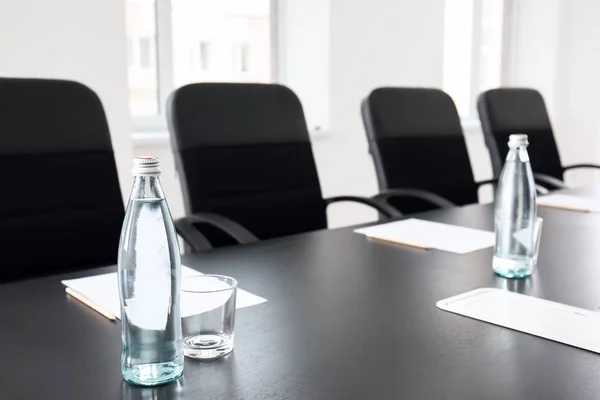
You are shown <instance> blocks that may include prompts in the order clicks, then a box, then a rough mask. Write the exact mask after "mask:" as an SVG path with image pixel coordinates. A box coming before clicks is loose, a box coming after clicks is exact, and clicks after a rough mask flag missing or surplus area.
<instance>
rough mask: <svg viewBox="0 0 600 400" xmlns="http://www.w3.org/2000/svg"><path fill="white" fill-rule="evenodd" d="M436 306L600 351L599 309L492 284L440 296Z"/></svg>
mask: <svg viewBox="0 0 600 400" xmlns="http://www.w3.org/2000/svg"><path fill="white" fill-rule="evenodd" d="M437 307H438V308H440V309H442V310H445V311H449V312H452V313H455V314H459V315H463V316H465V317H469V318H474V319H478V320H480V321H484V322H488V323H490V324H494V325H499V326H503V327H506V328H509V329H513V330H516V331H520V332H525V333H528V334H530V335H534V336H539V337H542V338H545V339H549V340H553V341H555V342H559V343H564V344H567V345H569V346H574V347H578V348H581V349H585V350H589V351H593V352H595V353H600V313H597V312H595V311H590V310H585V309H582V308H577V307H571V306H567V305H565V304H561V303H555V302H552V301H548V300H543V299H539V298H536V297H531V296H526V295H523V294H519V293H514V292H509V291H507V290H502V289H495V288H482V289H476V290H473V291H470V292H467V293H463V294H460V295H458V296H454V297H451V298H449V299H446V300H441V301H439V302H438V303H437Z"/></svg>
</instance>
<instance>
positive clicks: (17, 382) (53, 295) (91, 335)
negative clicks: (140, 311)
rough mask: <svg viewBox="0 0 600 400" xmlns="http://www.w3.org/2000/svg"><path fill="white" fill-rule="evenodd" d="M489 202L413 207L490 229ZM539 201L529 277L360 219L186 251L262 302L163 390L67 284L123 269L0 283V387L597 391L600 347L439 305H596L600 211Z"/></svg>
mask: <svg viewBox="0 0 600 400" xmlns="http://www.w3.org/2000/svg"><path fill="white" fill-rule="evenodd" d="M595 195H598V193H595ZM598 197H600V196H598ZM492 213H493V211H492V206H491V205H472V206H466V207H461V208H456V209H449V210H440V211H434V212H430V213H425V214H421V215H419V217H420V218H424V219H429V220H434V221H440V222H447V223H452V224H456V225H462V226H468V227H473V228H481V229H488V230H492V228H493V225H492ZM539 215H540V216H542V217H544V219H545V222H544V231H543V233H542V242H541V249H540V257H539V262H538V269H537V270H536V271H535V272H534V274H533V276H532V277H531V278H529V279H526V280H506V279H503V278H500V277H496V276H495V275H494V274H493V273H492V268H491V258H492V249H491V248H490V249H484V250H481V251H477V252H473V253H470V254H466V255H457V254H452V253H445V252H442V251H436V250H430V251H426V250H419V249H414V248H409V247H404V246H400V245H394V244H388V243H384V242H378V241H371V240H368V239H366V238H365V237H364V236H362V235H358V234H355V233H353V232H352V228H344V229H336V230H329V231H318V232H314V233H308V234H302V235H297V236H293V237H289V238H282V239H277V240H272V241H265V242H262V243H256V244H252V245H248V246H238V247H234V248H229V249H220V250H215V251H211V252H208V253H204V254H198V255H189V256H185V257H184V263H185V264H186V265H188V266H190V267H193V268H195V269H198V270H200V271H203V272H212V273H222V274H228V275H231V276H234V277H235V278H237V279H238V281H239V284H240V287H241V288H243V289H246V290H249V291H251V292H253V293H256V294H258V295H260V296H264V297H266V298H267V299H268V302H267V303H265V304H261V305H257V306H252V307H248V308H244V309H241V310H238V313H237V321H236V348H235V350H234V352H233V353H232V354H231V355H229V356H227V357H226V358H223V359H220V360H217V361H215V362H210V363H206V362H205V363H202V362H196V361H193V360H188V359H186V365H185V373H184V377H183V378H182V379H181V380H180V381H179V382H178V383H175V384H171V385H167V386H163V387H159V388H154V389H151V388H138V387H135V386H131V385H129V384H126V383H124V382H123V380H122V378H121V373H120V327H119V323H118V322H117V323H111V322H109V321H108V320H106V319H104V318H103V317H102V316H100V315H99V314H97V313H95V312H93V311H91V310H90V309H88V308H86V307H85V306H83V305H82V304H80V303H78V302H77V301H75V300H73V299H71V298H69V297H68V296H67V295H66V294H65V292H64V288H63V286H62V285H61V284H60V281H61V279H64V278H72V277H78V276H85V275H92V274H98V273H105V272H110V271H113V270H114V267H107V268H102V269H97V270H91V271H86V272H80V273H74V274H67V275H61V276H53V277H47V278H40V279H34V280H29V281H23V282H18V283H10V284H4V285H0V316H1V326H0V357H1V360H2V361H1V363H0V383H1V385H0V398H2V399H7V400H8V399H10V400H17V399H47V400H68V399H86V400H107V399H158V400H160V399H228V400H232V399H374V400H382V399H461V400H466V399H477V400H481V399H544V400H552V399H569V400H572V399H579V400H580V399H598V398H600V355H598V354H595V353H592V352H588V351H585V350H580V349H577V348H574V347H569V346H567V345H563V344H559V343H555V342H552V341H548V340H545V339H541V338H538V337H534V336H530V335H527V334H524V333H520V332H515V331H512V330H509V329H505V328H501V327H498V326H494V325H490V324H486V323H484V322H481V321H476V320H472V319H468V318H465V317H462V316H459V315H455V314H451V313H448V312H445V311H441V310H439V309H437V308H436V306H435V303H436V302H437V301H438V300H441V299H444V298H447V297H450V296H453V295H456V294H459V293H462V292H466V291H469V290H472V289H475V288H479V287H500V288H505V289H506V290H512V291H518V292H521V293H527V294H530V295H532V296H536V297H540V298H544V299H549V300H553V301H557V302H561V303H565V304H569V305H573V306H577V307H582V308H586V309H591V310H596V309H598V308H599V307H600V214H584V213H578V212H569V211H561V210H552V209H547V208H541V207H540V208H539ZM15 268H18V266H15ZM515 312H518V310H515Z"/></svg>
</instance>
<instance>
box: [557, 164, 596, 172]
mask: <svg viewBox="0 0 600 400" xmlns="http://www.w3.org/2000/svg"><path fill="white" fill-rule="evenodd" d="M575 168H597V169H600V165H597V164H575V165H569V166H567V167H563V171H567V170H570V169H575Z"/></svg>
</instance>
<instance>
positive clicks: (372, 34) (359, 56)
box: [135, 0, 444, 227]
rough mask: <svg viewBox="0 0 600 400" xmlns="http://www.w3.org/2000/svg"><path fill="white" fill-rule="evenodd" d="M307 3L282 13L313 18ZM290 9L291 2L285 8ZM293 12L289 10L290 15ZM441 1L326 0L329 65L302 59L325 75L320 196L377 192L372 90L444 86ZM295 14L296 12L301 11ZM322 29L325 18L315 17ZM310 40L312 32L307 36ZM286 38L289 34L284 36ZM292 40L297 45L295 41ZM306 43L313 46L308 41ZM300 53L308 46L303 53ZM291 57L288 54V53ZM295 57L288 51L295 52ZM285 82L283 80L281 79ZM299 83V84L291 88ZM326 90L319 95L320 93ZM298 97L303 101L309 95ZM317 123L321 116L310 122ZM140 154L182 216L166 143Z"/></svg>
mask: <svg viewBox="0 0 600 400" xmlns="http://www.w3.org/2000/svg"><path fill="white" fill-rule="evenodd" d="M317 1H323V0H310V1H309V3H310V4H308V3H307V4H304V5H303V6H302V7H300V8H298V7H296V8H289V7H288V9H287V12H288V13H287V15H288V16H290V17H294V16H296V17H298V16H299V15H308V16H310V15H311V12H314V11H315V10H316V9H317V8H319V7H320V8H323V5H322V4H321V5H319V4H317V3H316V2H317ZM288 5H289V4H288ZM292 11H293V12H292ZM443 12H444V1H443V0H420V1H418V2H417V1H408V0H404V1H399V0H370V1H368V2H367V1H362V0H331V1H330V8H329V38H328V37H327V36H328V35H327V33H326V32H325V33H324V34H323V40H329V45H328V46H320V48H321V49H322V48H326V49H327V48H328V49H329V51H330V54H329V57H328V60H326V61H325V62H323V63H321V64H315V62H319V60H320V58H319V57H318V53H317V54H316V57H315V58H311V57H306V58H308V59H307V60H306V59H305V61H304V62H305V63H309V64H310V68H306V70H305V73H306V76H307V77H309V78H310V77H311V76H313V75H315V74H317V75H318V79H319V80H320V81H323V79H324V78H323V77H327V76H328V77H329V88H328V89H329V90H328V91H329V96H330V97H329V106H330V118H329V125H330V126H329V129H328V131H329V134H328V135H322V136H321V135H319V136H315V137H314V138H313V151H314V154H315V158H316V163H317V167H318V171H319V177H320V180H321V188H322V190H323V194H324V196H325V197H329V196H334V195H340V194H355V195H365V196H370V195H374V194H376V193H377V181H376V178H375V171H374V168H373V163H372V160H371V157H370V155H369V154H368V148H367V141H366V138H365V133H364V129H363V125H362V120H361V116H360V102H361V100H362V98H363V97H364V96H366V95H367V94H368V93H369V92H370V91H371V90H372V89H374V88H375V87H378V86H385V85H408V86H421V85H423V86H431V87H439V86H441V83H442V58H443V32H444V26H443V21H444V14H443ZM299 13H301V14H299ZM317 22H318V25H319V26H320V27H322V25H323V23H324V21H322V20H321V19H318V20H317ZM309 36H310V35H309ZM288 38H289V36H288ZM293 39H294V40H292V41H291V42H290V43H291V45H293V46H300V44H299V43H298V41H299V40H300V38H299V37H297V36H293ZM307 40H313V41H317V40H318V38H315V37H312V36H310V37H309V38H308V39H307ZM305 50H306V53H307V54H308V53H309V52H310V49H305ZM286 51H287V52H289V49H287V50H286ZM296 53H297V52H294V54H296ZM291 60H292V61H293V62H294V63H295V65H294V66H295V68H294V69H293V70H292V72H294V74H295V75H294V76H295V77H296V78H294V77H292V78H293V79H292V80H291V82H290V86H291V87H292V88H293V89H296V90H299V91H300V92H301V87H302V84H301V81H298V80H297V77H298V73H299V72H301V71H302V66H301V65H298V64H297V63H299V62H300V61H301V58H300V59H298V58H295V57H292V58H291ZM327 62H329V68H330V70H329V71H328V72H327V73H326V74H323V73H320V72H319V71H316V72H313V69H314V68H315V66H317V67H320V68H328V65H327ZM283 78H284V79H285V78H289V77H285V76H284V77H283ZM294 83H297V85H296V86H297V87H294ZM326 92H327V91H325V93H326ZM300 97H301V98H303V100H304V101H305V102H306V100H307V98H308V99H310V97H306V96H302V93H300ZM316 119H317V120H319V117H318V116H317V118H316ZM135 151H136V152H138V153H140V154H141V153H151V154H157V155H158V156H159V157H161V159H162V161H163V164H164V167H163V170H164V171H165V174H164V175H165V176H164V177H163V185H164V186H165V191H166V193H167V196H168V199H169V204H170V207H171V211H172V213H173V214H174V215H175V216H178V215H181V214H183V206H182V201H181V194H180V193H181V192H180V189H179V184H178V182H177V181H176V180H174V179H172V176H173V175H172V174H173V171H172V170H171V169H170V168H171V166H172V165H173V159H172V155H171V154H170V150H169V149H168V148H167V144H166V142H163V143H155V142H152V141H150V142H148V141H138V142H136V147H135ZM328 213H329V225H330V226H332V227H335V226H343V225H350V224H354V223H359V222H364V221H369V220H374V219H375V218H376V217H377V215H376V213H375V212H374V211H372V210H371V209H369V208H368V207H366V206H362V205H355V204H346V203H340V204H337V205H334V206H331V207H330V208H329V211H328Z"/></svg>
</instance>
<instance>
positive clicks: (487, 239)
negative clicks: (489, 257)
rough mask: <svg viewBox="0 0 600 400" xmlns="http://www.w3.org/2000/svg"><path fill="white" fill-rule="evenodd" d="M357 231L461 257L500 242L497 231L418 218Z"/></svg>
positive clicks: (369, 235)
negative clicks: (497, 239) (496, 234)
mask: <svg viewBox="0 0 600 400" xmlns="http://www.w3.org/2000/svg"><path fill="white" fill-rule="evenodd" d="M355 232H357V233H362V234H363V235H366V236H368V237H378V238H380V239H384V240H389V241H392V242H406V243H412V244H415V245H419V246H424V247H428V248H432V249H438V250H444V251H449V252H451V253H457V254H465V253H469V252H472V251H476V250H480V249H485V248H486V247H491V246H493V245H494V242H495V240H496V239H495V235H494V233H493V232H487V231H482V230H479V229H471V228H464V227H461V226H455V225H448V224H442V223H439V222H431V221H424V220H421V219H415V218H411V219H407V220H404V221H397V222H389V223H387V224H382V225H375V226H370V227H367V228H360V229H356V230H355Z"/></svg>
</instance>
